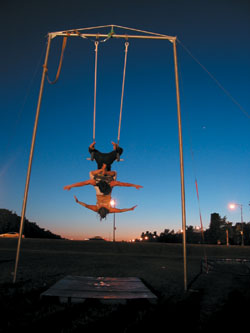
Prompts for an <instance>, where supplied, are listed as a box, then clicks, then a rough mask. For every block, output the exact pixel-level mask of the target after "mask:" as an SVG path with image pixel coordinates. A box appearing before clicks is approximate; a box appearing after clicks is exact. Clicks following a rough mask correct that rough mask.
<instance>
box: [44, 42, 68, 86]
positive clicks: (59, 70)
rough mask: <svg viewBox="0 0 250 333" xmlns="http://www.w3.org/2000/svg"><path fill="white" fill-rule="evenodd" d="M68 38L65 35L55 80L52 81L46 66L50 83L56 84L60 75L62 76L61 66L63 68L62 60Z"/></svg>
mask: <svg viewBox="0 0 250 333" xmlns="http://www.w3.org/2000/svg"><path fill="white" fill-rule="evenodd" d="M67 38H68V37H64V38H63V43H62V51H61V57H60V62H59V66H58V69H57V73H56V78H55V80H54V81H50V79H49V76H48V68H46V74H47V80H48V82H49V83H50V84H55V83H56V82H57V80H58V79H59V76H60V73H61V68H62V62H63V56H64V51H65V48H66V44H67ZM43 67H44V66H43Z"/></svg>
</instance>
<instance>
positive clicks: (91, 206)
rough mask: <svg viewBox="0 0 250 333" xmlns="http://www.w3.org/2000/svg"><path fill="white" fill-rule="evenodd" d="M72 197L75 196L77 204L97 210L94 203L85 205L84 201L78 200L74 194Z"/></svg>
mask: <svg viewBox="0 0 250 333" xmlns="http://www.w3.org/2000/svg"><path fill="white" fill-rule="evenodd" d="M74 198H75V201H76V202H77V203H79V205H81V206H83V207H86V208H88V209H90V210H93V211H94V212H97V211H98V209H97V207H96V205H87V204H86V203H84V202H82V201H79V200H78V199H77V197H76V196H75V195H74Z"/></svg>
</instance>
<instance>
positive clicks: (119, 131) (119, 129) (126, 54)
mask: <svg viewBox="0 0 250 333" xmlns="http://www.w3.org/2000/svg"><path fill="white" fill-rule="evenodd" d="M128 46H129V43H128V42H126V43H125V57H124V68H123V80H122V94H121V106H120V117H119V126H118V136H117V145H118V146H119V141H120V133H121V122H122V109H123V97H124V86H125V77H126V67H127V56H128Z"/></svg>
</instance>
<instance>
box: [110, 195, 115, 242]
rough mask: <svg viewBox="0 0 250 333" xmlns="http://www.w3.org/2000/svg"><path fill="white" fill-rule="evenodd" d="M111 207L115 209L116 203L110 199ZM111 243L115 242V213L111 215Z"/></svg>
mask: <svg viewBox="0 0 250 333" xmlns="http://www.w3.org/2000/svg"><path fill="white" fill-rule="evenodd" d="M110 205H111V207H113V208H115V205H116V201H115V199H111V201H110ZM113 216H114V217H113V242H115V231H116V226H115V213H113Z"/></svg>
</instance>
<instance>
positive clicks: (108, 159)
mask: <svg viewBox="0 0 250 333" xmlns="http://www.w3.org/2000/svg"><path fill="white" fill-rule="evenodd" d="M95 144H96V142H95V141H94V142H93V143H91V145H90V146H89V152H90V155H91V160H95V161H96V163H97V169H101V168H102V165H103V163H105V164H106V169H107V171H110V170H111V164H112V163H113V162H114V161H115V160H119V159H120V156H121V154H122V153H123V149H122V148H121V147H119V146H118V144H117V143H115V142H112V145H113V151H111V152H110V153H102V152H100V151H99V150H97V149H95Z"/></svg>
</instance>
